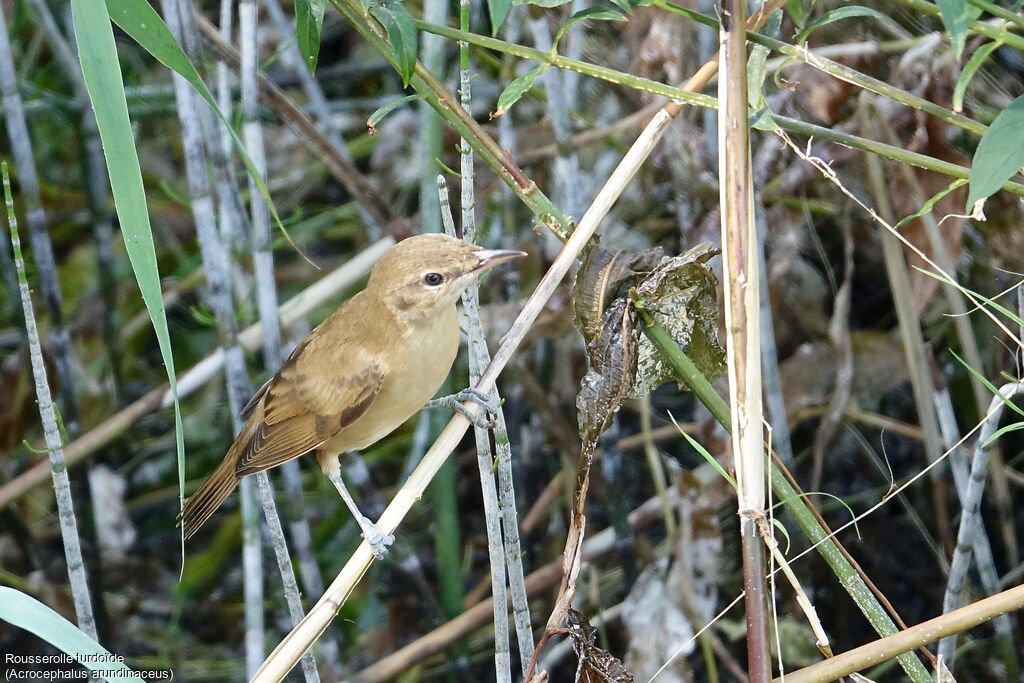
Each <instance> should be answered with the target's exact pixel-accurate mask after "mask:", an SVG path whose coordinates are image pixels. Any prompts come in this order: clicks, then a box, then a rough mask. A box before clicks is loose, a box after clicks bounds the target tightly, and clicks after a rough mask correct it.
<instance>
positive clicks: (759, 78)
mask: <svg viewBox="0 0 1024 683" xmlns="http://www.w3.org/2000/svg"><path fill="white" fill-rule="evenodd" d="M781 25H782V10H776V11H774V12H772V13H771V14H770V15H769V16H768V21H767V22H765V26H764V29H762V31H761V32H762V33H763V34H764V35H766V36H769V37H773V38H774V37H775V36H776V35H778V33H779V27H780V26H781ZM767 74H768V48H767V47H765V46H764V45H755V46H754V47H752V48H751V49H750V57H749V58H748V59H747V105H748V106H749V107H750V109H751V111H757V110H758V109H760V108H762V107H765V106H766V103H765V100H764V80H765V76H767Z"/></svg>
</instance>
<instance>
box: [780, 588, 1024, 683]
mask: <svg viewBox="0 0 1024 683" xmlns="http://www.w3.org/2000/svg"><path fill="white" fill-rule="evenodd" d="M1022 607H1024V586H1017V587H1015V588H1011V589H1009V590H1007V591H1003V592H1002V593H999V594H998V595H993V596H991V597H988V598H985V599H984V600H979V601H978V602H975V603H973V604H971V605H968V606H966V607H961V608H960V609H958V610H956V611H954V612H949V613H948V614H943V615H942V616H939V617H935V618H934V619H930V620H928V621H925V622H922V623H920V624H917V625H916V626H912V627H910V628H907V629H904V630H903V631H900V632H899V633H895V634H893V635H891V636H888V637H886V638H882V639H880V640H876V641H874V642H871V643H868V644H867V645H862V646H860V647H858V648H856V649H853V650H850V651H849V652H843V653H841V654H838V655H836V656H835V657H833V658H832V659H827V660H825V661H823V662H818V663H817V664H812V665H810V666H808V667H806V668H804V669H800V670H798V671H794V672H792V673H788V674H786V679H785V683H828V682H829V681H834V680H836V679H838V678H841V677H842V676H849V675H850V674H852V673H855V672H857V671H860V670H862V669H866V668H868V667H870V666H874V665H876V664H880V663H882V662H884V661H887V660H889V659H892V658H893V657H896V656H898V655H900V654H902V653H909V652H910V651H912V650H913V649H915V648H918V647H922V646H924V645H927V644H928V643H933V642H935V641H936V640H938V639H940V638H943V637H946V636H948V635H951V634H954V633H960V632H962V631H966V630H968V629H971V628H974V627H975V626H978V625H980V624H983V623H985V622H986V621H989V620H990V619H993V618H994V617H997V616H999V615H1001V614H1006V613H1008V612H1012V611H1014V610H1019V609H1021V608H1022ZM773 683H782V680H781V679H776V681H773Z"/></svg>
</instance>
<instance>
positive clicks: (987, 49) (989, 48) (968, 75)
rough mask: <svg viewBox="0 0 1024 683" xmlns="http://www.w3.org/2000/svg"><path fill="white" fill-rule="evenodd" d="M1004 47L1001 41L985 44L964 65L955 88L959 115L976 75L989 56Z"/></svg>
mask: <svg viewBox="0 0 1024 683" xmlns="http://www.w3.org/2000/svg"><path fill="white" fill-rule="evenodd" d="M1002 45H1003V41H1001V40H993V41H992V42H991V43H985V44H984V45H982V46H981V47H979V48H978V49H977V50H975V51H974V54H973V55H971V58H970V59H968V60H967V63H966V64H964V68H963V71H961V72H960V77H959V78H957V79H956V86H955V87H954V88H953V111H955V112H956V113H958V114H959V113H960V112H962V111H963V110H964V95H965V94H966V92H967V86H968V85H969V84H970V82H971V80H973V79H974V74H975V73H977V71H978V69H980V68H981V65H982V64H984V63H985V61H986V60H987V59H988V58H989V56H990V55H991V54H992V53H993V52H995V51H996V50H997V49H998V48H1000V47H1001V46H1002Z"/></svg>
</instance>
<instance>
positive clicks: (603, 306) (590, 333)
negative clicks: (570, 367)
mask: <svg viewBox="0 0 1024 683" xmlns="http://www.w3.org/2000/svg"><path fill="white" fill-rule="evenodd" d="M664 259H665V254H664V252H663V251H662V249H661V247H655V248H654V249H647V250H645V251H642V252H629V251H626V250H624V249H605V248H604V247H602V246H600V245H599V244H597V242H591V244H590V246H589V247H588V248H587V250H586V251H585V252H584V254H583V261H582V263H581V264H580V267H579V270H577V271H576V281H575V283H574V284H573V289H572V298H573V306H574V307H575V309H576V324H577V325H578V326H579V328H580V332H581V333H582V334H583V338H584V339H585V340H586V341H587V343H588V344H589V343H590V342H591V341H593V339H594V337H596V336H597V335H598V333H599V332H600V330H601V324H602V318H603V316H604V313H605V311H606V310H607V308H608V306H609V305H611V303H612V301H614V300H615V299H616V298H620V297H624V296H625V295H626V293H627V292H628V291H629V288H630V287H635V286H637V285H638V284H639V283H640V282H641V281H642V280H643V278H644V277H646V276H647V275H648V273H650V272H651V271H652V270H654V269H655V268H656V267H657V266H658V265H659V264H660V263H661V262H662V261H663V260H664Z"/></svg>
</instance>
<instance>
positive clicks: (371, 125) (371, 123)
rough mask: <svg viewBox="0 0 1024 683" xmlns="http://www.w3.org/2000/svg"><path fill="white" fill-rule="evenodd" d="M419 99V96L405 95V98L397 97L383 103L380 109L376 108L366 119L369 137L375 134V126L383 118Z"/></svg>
mask: <svg viewBox="0 0 1024 683" xmlns="http://www.w3.org/2000/svg"><path fill="white" fill-rule="evenodd" d="M418 99H420V96H419V95H406V96H405V97H399V98H397V99H394V100H391V101H390V102H387V103H385V104H384V105H383V106H382V107H380V108H378V109H377V110H376V111H375V112H373V113H372V114H370V117H369V118H368V119H366V127H367V128H368V129H369V132H370V135H373V134H374V133H376V132H377V124H379V123H380V122H381V121H383V120H384V118H385V117H386V116H387V115H388V114H390V113H391V112H393V111H394V110H396V109H398V108H399V107H401V106H402V105H403V104H405V103H406V102H411V101H413V100H418Z"/></svg>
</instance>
